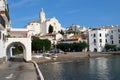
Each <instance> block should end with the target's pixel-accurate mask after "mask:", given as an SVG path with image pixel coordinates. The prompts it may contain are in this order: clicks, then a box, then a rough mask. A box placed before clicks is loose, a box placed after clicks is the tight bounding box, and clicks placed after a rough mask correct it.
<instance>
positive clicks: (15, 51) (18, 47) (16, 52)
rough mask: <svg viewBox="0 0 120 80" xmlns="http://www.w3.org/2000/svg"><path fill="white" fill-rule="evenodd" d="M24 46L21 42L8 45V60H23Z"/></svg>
mask: <svg viewBox="0 0 120 80" xmlns="http://www.w3.org/2000/svg"><path fill="white" fill-rule="evenodd" d="M25 53H26V48H25V46H24V45H23V44H22V43H21V42H13V43H11V44H9V45H8V47H7V49H6V55H7V59H8V60H13V61H15V60H16V61H24V55H25Z"/></svg>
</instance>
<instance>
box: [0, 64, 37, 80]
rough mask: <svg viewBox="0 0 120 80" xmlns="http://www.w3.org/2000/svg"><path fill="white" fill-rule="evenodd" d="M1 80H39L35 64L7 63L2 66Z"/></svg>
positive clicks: (0, 66)
mask: <svg viewBox="0 0 120 80" xmlns="http://www.w3.org/2000/svg"><path fill="white" fill-rule="evenodd" d="M0 80H38V76H37V73H36V69H35V67H34V64H33V63H25V62H7V63H4V64H0Z"/></svg>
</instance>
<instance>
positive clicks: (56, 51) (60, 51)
mask: <svg viewBox="0 0 120 80" xmlns="http://www.w3.org/2000/svg"><path fill="white" fill-rule="evenodd" d="M50 53H64V51H62V50H60V49H52V50H50Z"/></svg>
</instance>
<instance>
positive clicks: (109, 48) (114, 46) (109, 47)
mask: <svg viewBox="0 0 120 80" xmlns="http://www.w3.org/2000/svg"><path fill="white" fill-rule="evenodd" d="M105 49H106V51H109V50H111V51H115V50H116V45H110V44H105Z"/></svg>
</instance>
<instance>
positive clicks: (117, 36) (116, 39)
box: [110, 25, 120, 49]
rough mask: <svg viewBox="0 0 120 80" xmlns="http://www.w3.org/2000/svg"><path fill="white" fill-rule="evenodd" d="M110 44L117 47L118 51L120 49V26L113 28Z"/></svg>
mask: <svg viewBox="0 0 120 80" xmlns="http://www.w3.org/2000/svg"><path fill="white" fill-rule="evenodd" d="M110 40H111V41H110V43H111V44H112V45H116V47H117V49H120V26H118V25H117V26H114V27H112V29H111V31H110Z"/></svg>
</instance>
